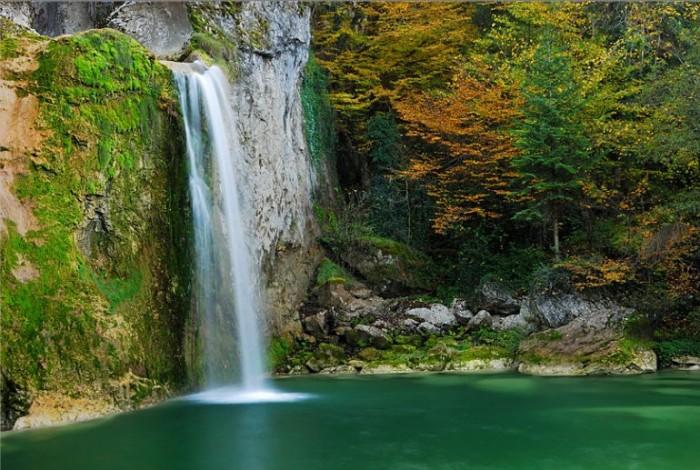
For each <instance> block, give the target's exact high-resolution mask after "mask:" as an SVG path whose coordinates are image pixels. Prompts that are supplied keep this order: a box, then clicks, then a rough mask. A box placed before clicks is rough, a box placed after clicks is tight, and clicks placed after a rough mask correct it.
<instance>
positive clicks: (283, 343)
mask: <svg viewBox="0 0 700 470" xmlns="http://www.w3.org/2000/svg"><path fill="white" fill-rule="evenodd" d="M292 350H293V345H292V344H291V343H290V342H289V341H287V340H286V339H284V338H272V339H271V340H270V344H269V345H268V347H267V362H268V367H269V368H270V369H271V370H273V371H274V370H278V369H279V368H281V367H282V366H283V365H284V364H285V363H287V362H288V359H289V357H290V355H291V353H292Z"/></svg>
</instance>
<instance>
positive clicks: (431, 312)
mask: <svg viewBox="0 0 700 470" xmlns="http://www.w3.org/2000/svg"><path fill="white" fill-rule="evenodd" d="M405 315H406V316H407V317H409V318H413V319H415V320H418V321H425V322H428V323H432V324H433V325H435V326H439V327H444V326H452V325H454V324H455V323H456V322H457V319H456V318H455V316H454V315H453V314H452V312H450V309H449V308H447V307H445V306H444V305H442V304H432V305H431V306H430V308H423V307H421V308H412V309H410V310H407V311H406V313H405Z"/></svg>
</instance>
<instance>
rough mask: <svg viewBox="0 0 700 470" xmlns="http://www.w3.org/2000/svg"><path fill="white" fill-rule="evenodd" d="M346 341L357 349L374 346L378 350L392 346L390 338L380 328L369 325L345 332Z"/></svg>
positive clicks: (358, 326)
mask: <svg viewBox="0 0 700 470" xmlns="http://www.w3.org/2000/svg"><path fill="white" fill-rule="evenodd" d="M345 341H346V342H347V343H348V344H349V345H351V346H356V347H360V348H363V347H366V346H373V347H375V348H377V349H386V348H388V347H389V345H390V344H391V341H390V340H389V337H388V336H387V335H386V334H385V333H384V332H383V331H382V330H380V329H379V328H377V327H375V326H368V325H357V326H356V327H355V328H353V329H351V330H346V331H345Z"/></svg>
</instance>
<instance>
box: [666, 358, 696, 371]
mask: <svg viewBox="0 0 700 470" xmlns="http://www.w3.org/2000/svg"><path fill="white" fill-rule="evenodd" d="M671 367H673V368H674V369H681V370H700V357H697V356H690V355H683V356H674V357H672V358H671Z"/></svg>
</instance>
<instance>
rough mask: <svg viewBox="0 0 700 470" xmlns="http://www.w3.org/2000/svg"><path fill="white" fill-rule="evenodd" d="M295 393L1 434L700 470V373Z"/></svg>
mask: <svg viewBox="0 0 700 470" xmlns="http://www.w3.org/2000/svg"><path fill="white" fill-rule="evenodd" d="M274 385H275V386H276V387H277V388H278V389H280V390H283V391H286V392H292V393H302V394H307V395H310V397H309V398H307V399H304V400H299V401H291V402H277V403H258V404H255V403H247V404H245V403H244V404H207V403H201V402H195V401H186V400H179V401H171V402H168V403H165V404H163V405H160V406H157V407H154V408H150V409H146V410H142V411H138V412H134V413H128V414H123V415H118V416H115V417H112V418H108V419H103V420H96V421H92V422H88V423H83V424H77V425H72V426H65V427H59V428H53V429H42V430H36V431H25V432H15V433H5V434H3V435H2V443H1V447H0V449H1V457H2V468H3V469H4V470H12V469H44V468H46V469H91V470H92V469H394V468H397V469H398V468H400V469H460V468H523V469H538V468H543V469H563V468H567V469H568V468H586V469H589V468H595V469H607V468H630V469H666V468H668V469H685V468H687V469H698V468H700V373H692V372H687V373H685V372H667V373H659V374H653V375H645V376H637V377H600V378H598V377H587V378H541V377H527V376H521V375H446V374H445V375H406V376H389V377H387V376H384V377H347V378H330V377H325V378H324V377H318V376H316V377H302V378H290V379H280V380H276V381H275V382H274Z"/></svg>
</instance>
